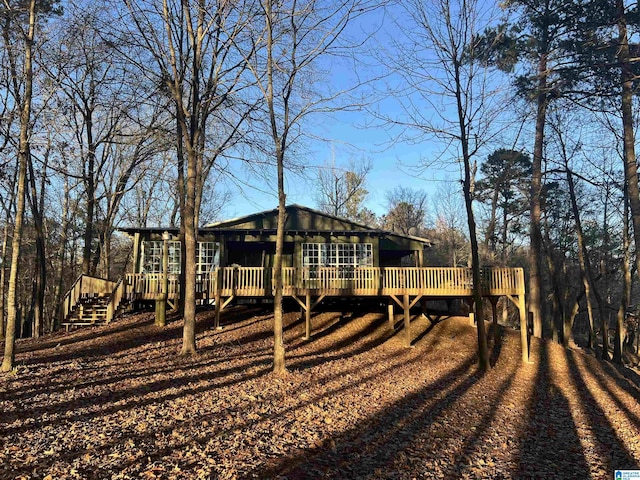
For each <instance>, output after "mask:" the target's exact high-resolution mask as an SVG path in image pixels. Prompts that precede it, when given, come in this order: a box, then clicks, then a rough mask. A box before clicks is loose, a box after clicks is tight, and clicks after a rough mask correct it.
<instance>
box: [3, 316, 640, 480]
mask: <svg viewBox="0 0 640 480" xmlns="http://www.w3.org/2000/svg"><path fill="white" fill-rule="evenodd" d="M199 322H200V323H199V325H200V332H199V334H198V346H199V354H198V355H197V356H195V357H189V358H183V357H179V356H177V355H176V352H177V351H178V350H179V346H180V341H181V339H180V334H181V323H180V322H179V321H175V322H173V323H171V324H170V325H169V326H168V327H167V328H165V329H159V328H157V327H154V326H153V323H152V317H151V315H149V314H141V315H137V316H131V317H127V318H124V319H121V320H119V321H117V322H115V323H114V324H112V325H110V326H108V327H103V328H96V329H85V330H79V331H76V332H73V333H71V334H68V335H65V334H57V335H55V336H51V337H46V338H44V339H41V340H38V341H34V340H29V341H23V342H20V344H19V348H20V352H21V353H20V354H19V356H18V365H19V367H18V369H17V371H16V373H14V374H11V375H5V376H3V377H0V412H1V413H2V416H1V417H0V478H34V479H35V478H50V479H70V478H83V479H84V478H88V479H108V478H114V479H124V478H149V479H151V478H167V479H169V478H203V479H204V478H283V479H284V478H289V479H302V478H373V479H377V478H389V479H391V478H393V479H404V478H406V479H411V478H577V479H583V478H585V479H586V478H612V475H613V471H614V469H616V468H618V469H621V468H627V469H629V468H640V466H639V465H640V406H639V403H638V399H639V398H640V388H639V386H638V382H637V377H635V374H634V373H633V372H631V371H629V370H617V369H615V368H613V367H612V366H611V365H609V364H603V363H601V362H599V361H598V360H596V359H594V358H592V357H590V356H586V355H583V354H582V353H580V352H579V351H572V350H565V349H563V348H561V347H560V346H558V345H553V344H550V343H547V342H534V343H533V345H532V347H533V356H532V363H531V364H529V365H521V364H520V350H519V343H518V342H519V337H518V333H517V332H512V331H503V330H500V331H499V336H498V341H497V343H495V344H494V343H493V341H492V343H491V350H492V358H493V361H494V364H495V365H494V368H493V369H492V370H491V371H490V372H489V373H488V374H486V375H484V376H479V375H478V374H477V373H476V367H475V364H476V358H475V346H476V330H475V328H473V327H471V326H469V325H468V320H467V319H466V318H441V319H439V321H437V322H435V323H432V322H431V321H429V320H427V319H424V318H421V317H416V318H415V321H414V323H413V333H414V338H415V341H414V347H415V348H412V349H404V348H403V347H402V336H403V335H404V332H402V331H401V330H395V329H392V328H390V327H389V325H388V324H387V321H386V319H385V317H384V316H383V315H382V314H372V313H369V314H358V313H356V314H354V315H353V317H352V318H345V317H341V316H340V314H338V313H322V314H317V315H316V316H315V317H314V324H313V328H314V335H313V337H312V340H311V341H309V342H305V341H303V340H302V338H301V337H302V335H303V330H304V325H303V324H302V323H301V322H300V321H299V320H298V318H297V315H296V314H293V313H291V314H288V315H287V317H286V325H287V330H286V343H287V365H288V368H289V373H288V374H287V375H286V376H284V377H276V376H274V375H272V374H271V373H270V369H271V361H270V357H271V349H272V340H271V333H270V329H271V325H272V318H271V317H270V315H269V314H268V313H266V312H263V311H259V310H257V309H254V310H251V309H243V308H234V309H231V310H230V311H228V312H225V314H224V316H223V324H224V325H225V328H224V330H223V331H222V332H215V331H212V330H211V329H210V328H209V326H210V325H211V324H212V321H211V313H210V312H204V313H202V314H201V315H200V317H199ZM396 329H400V324H397V325H396ZM492 338H493V336H492ZM625 375H626V376H625Z"/></svg>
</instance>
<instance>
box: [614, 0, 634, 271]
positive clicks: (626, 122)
mask: <svg viewBox="0 0 640 480" xmlns="http://www.w3.org/2000/svg"><path fill="white" fill-rule="evenodd" d="M616 7H617V9H618V33H619V35H618V43H619V46H618V61H619V62H620V65H621V67H622V74H621V82H622V96H621V104H622V128H623V132H624V133H623V143H624V172H625V182H626V184H627V193H628V197H629V207H630V209H631V219H632V222H633V239H634V243H635V247H636V252H640V188H639V186H638V166H637V164H636V152H635V133H634V131H633V110H632V102H633V80H634V78H635V77H634V73H633V70H632V66H631V64H630V52H629V40H628V34H627V21H626V17H625V13H624V12H625V9H624V2H623V1H622V0H616ZM636 271H637V273H638V275H640V255H638V254H636Z"/></svg>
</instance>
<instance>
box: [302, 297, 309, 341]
mask: <svg viewBox="0 0 640 480" xmlns="http://www.w3.org/2000/svg"><path fill="white" fill-rule="evenodd" d="M304 303H305V305H306V306H305V308H304V337H303V340H311V293H310V292H309V291H308V290H307V293H306V295H305V299H304Z"/></svg>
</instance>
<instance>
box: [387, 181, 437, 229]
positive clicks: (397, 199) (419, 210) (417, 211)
mask: <svg viewBox="0 0 640 480" xmlns="http://www.w3.org/2000/svg"><path fill="white" fill-rule="evenodd" d="M385 196H386V199H387V214H386V215H385V216H384V218H383V219H382V226H383V228H385V229H387V230H391V231H394V232H400V233H404V234H405V235H418V236H419V235H422V234H423V233H424V229H425V226H426V225H425V223H426V218H427V194H426V192H424V191H421V190H414V189H412V188H409V187H396V188H394V189H393V190H389V191H388V192H387V193H386V195H385Z"/></svg>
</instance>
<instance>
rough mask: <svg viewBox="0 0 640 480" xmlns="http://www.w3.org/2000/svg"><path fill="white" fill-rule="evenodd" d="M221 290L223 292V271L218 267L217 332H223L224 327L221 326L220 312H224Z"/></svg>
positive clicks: (215, 320) (215, 319)
mask: <svg viewBox="0 0 640 480" xmlns="http://www.w3.org/2000/svg"><path fill="white" fill-rule="evenodd" d="M221 290H222V269H221V268H220V267H218V269H217V271H216V293H215V295H216V299H215V302H216V305H215V316H214V328H215V329H216V330H222V327H221V326H220V311H221V310H222V305H221V302H222V295H221Z"/></svg>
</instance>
